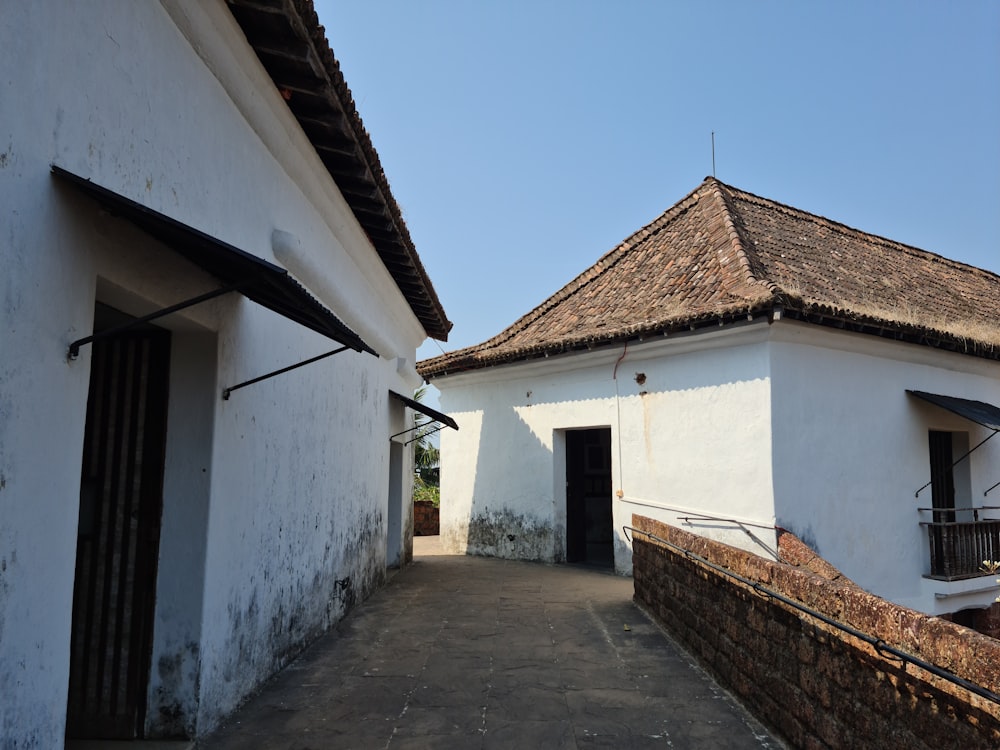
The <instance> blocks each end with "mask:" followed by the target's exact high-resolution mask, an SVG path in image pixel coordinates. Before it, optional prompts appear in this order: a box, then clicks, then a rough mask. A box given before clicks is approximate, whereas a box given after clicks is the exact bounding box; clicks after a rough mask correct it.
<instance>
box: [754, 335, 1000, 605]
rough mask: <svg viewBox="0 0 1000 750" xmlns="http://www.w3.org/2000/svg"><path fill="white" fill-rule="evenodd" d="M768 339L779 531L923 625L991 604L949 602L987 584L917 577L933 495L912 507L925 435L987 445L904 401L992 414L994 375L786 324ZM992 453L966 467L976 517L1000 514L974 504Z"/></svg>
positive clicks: (986, 367)
mask: <svg viewBox="0 0 1000 750" xmlns="http://www.w3.org/2000/svg"><path fill="white" fill-rule="evenodd" d="M773 328H774V341H773V343H772V344H771V357H772V373H773V396H772V402H773V407H774V410H773V414H774V417H773V420H774V426H773V433H774V459H773V465H774V487H775V512H776V515H777V520H778V524H779V525H781V526H784V527H786V528H788V529H789V530H791V531H793V532H795V533H796V534H797V535H799V536H800V537H802V538H803V540H805V541H806V542H808V543H809V544H810V545H812V546H814V547H815V548H816V549H817V551H818V552H819V553H820V554H821V555H822V556H823V557H825V558H826V559H827V560H829V561H830V562H831V563H832V564H834V565H835V566H837V567H838V568H840V569H841V570H842V571H843V572H844V574H845V575H847V576H848V577H850V578H852V579H853V580H854V581H856V582H857V583H858V584H860V585H861V586H863V587H864V588H866V589H869V590H870V591H872V592H873V593H875V594H878V595H879V596H882V597H885V598H887V599H890V600H892V601H895V602H897V603H899V604H903V605H905V606H909V607H913V608H915V609H918V610H921V611H924V612H928V613H931V614H940V613H944V612H952V611H956V610H958V609H962V608H964V607H968V606H979V607H982V606H986V605H987V604H989V603H990V602H991V601H992V599H993V598H994V597H995V596H996V592H995V591H992V592H990V591H986V592H982V591H980V592H979V593H978V594H967V595H957V594H959V592H962V591H967V590H969V589H973V588H983V587H984V585H986V584H990V583H992V579H990V578H987V579H975V581H976V582H975V583H970V582H958V583H944V582H940V581H931V580H928V579H925V578H924V577H923V575H924V574H925V573H927V572H929V570H930V559H929V552H928V542H927V535H926V531H925V530H924V529H923V528H921V527H920V526H919V522H920V521H921V520H931V519H930V514H928V513H919V512H918V511H917V508H927V507H930V506H931V497H930V488H927V489H925V490H924V491H923V492H922V493H921V494H920V497H914V493H915V492H916V491H917V489H918V488H919V487H921V486H922V485H924V484H925V483H926V482H927V481H929V479H930V462H929V457H928V447H927V432H928V430H930V429H941V430H950V431H968V432H969V435H970V447H972V446H973V445H975V444H976V443H978V442H979V441H980V440H982V439H983V438H985V437H986V436H987V435H988V434H989V433H988V431H987V430H985V429H984V428H981V427H979V426H978V425H976V424H974V423H972V422H970V421H968V420H965V419H963V418H961V417H959V416H957V415H954V414H951V413H950V412H947V411H945V410H943V409H940V408H938V407H935V406H933V405H931V404H927V403H924V402H922V401H920V400H919V399H916V398H914V397H912V396H908V395H907V394H906V389H912V390H923V391H929V392H931V393H941V394H945V395H951V396H958V397H961V398H968V399H975V400H981V401H985V402H988V403H993V404H1000V365H998V364H997V363H995V362H987V361H985V360H981V359H976V358H972V357H967V356H964V355H959V354H952V353H946V352H939V351H936V350H933V349H930V348H928V347H920V346H915V345H908V344H901V343H896V342H891V341H886V340H884V339H878V338H874V337H867V336H858V335H850V334H845V333H841V332H834V331H827V330H824V329H817V328H816V327H813V326H804V325H803V324H798V323H793V322H788V321H783V322H782V323H780V324H777V325H775V326H774V327H773ZM994 442H995V441H991V442H989V443H986V444H985V445H984V446H983V447H982V448H980V449H979V450H977V451H975V452H974V453H973V454H972V456H971V457H970V459H968V460H969V461H970V463H969V467H968V468H969V472H970V479H971V488H970V489H971V501H972V504H973V505H976V506H981V505H984V504H992V505H1000V503H998V502H993V501H992V500H991V499H990V498H984V497H983V492H984V491H985V490H986V488H987V487H989V486H990V485H991V484H993V483H994V482H996V481H998V480H1000V445H994V444H993V443H994ZM994 492H996V490H994ZM995 499H996V498H993V500H995ZM989 515H990V514H989V513H987V514H986V515H985V516H984V517H989ZM993 517H998V516H997V515H996V514H995V513H994V514H993ZM935 593H938V594H946V595H949V596H948V598H940V597H938V598H936V597H935Z"/></svg>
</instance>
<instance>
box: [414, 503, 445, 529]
mask: <svg viewBox="0 0 1000 750" xmlns="http://www.w3.org/2000/svg"><path fill="white" fill-rule="evenodd" d="M440 530H441V509H440V508H435V507H434V503H432V502H431V501H430V500H417V501H415V502H414V503H413V533H414V535H416V536H437V535H438V533H439V532H440Z"/></svg>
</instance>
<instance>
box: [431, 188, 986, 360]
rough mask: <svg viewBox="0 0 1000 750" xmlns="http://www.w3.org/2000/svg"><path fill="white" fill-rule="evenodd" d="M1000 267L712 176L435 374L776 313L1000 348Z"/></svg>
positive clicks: (968, 347) (977, 350) (971, 349)
mask: <svg viewBox="0 0 1000 750" xmlns="http://www.w3.org/2000/svg"><path fill="white" fill-rule="evenodd" d="M998 300H1000V276H997V275H996V274H993V273H990V272H988V271H984V270H982V269H979V268H975V267H973V266H968V265H964V264H962V263H957V262H955V261H951V260H948V259H946V258H943V257H941V256H939V255H935V254H933V253H929V252H926V251H924V250H919V249H917V248H914V247H909V246H907V245H903V244H900V243H898V242H893V241H891V240H887V239H884V238H882V237H877V236H875V235H872V234H868V233H866V232H861V231H858V230H856V229H852V228H850V227H847V226H845V225H843V224H838V223H837V222H834V221H830V220H829V219H825V218H823V217H821V216H816V215H814V214H810V213H806V212H805V211H800V210H798V209H795V208H791V207H789V206H785V205H783V204H781V203H777V202H775V201H772V200H768V199H766V198H761V197H758V196H756V195H752V194H750V193H747V192H744V191H742V190H738V189H737V188H734V187H731V186H729V185H726V184H724V183H722V182H719V181H718V180H716V179H714V178H707V179H706V180H705V181H704V182H703V183H702V184H701V185H700V186H699V187H698V188H697V189H696V190H695V191H694V192H692V193H690V194H689V195H687V196H686V197H685V198H683V199H682V200H681V201H680V202H679V203H677V204H676V205H674V206H673V207H671V208H670V209H668V210H667V211H666V212H665V213H664V214H663V215H661V216H660V217H659V218H657V219H656V220H654V221H653V222H652V223H650V224H648V225H647V226H645V227H643V228H642V229H640V230H639V231H638V232H636V233H635V234H633V235H632V236H631V237H629V238H628V239H626V240H625V241H624V242H622V243H621V244H620V245H618V247H616V248H614V249H613V250H611V251H610V252H609V253H607V254H606V255H604V256H603V257H602V258H601V259H600V260H598V261H597V263H596V264H594V265H593V266H591V267H590V268H588V269H587V270H586V271H584V272H583V273H582V274H580V275H579V276H577V277H576V278H575V279H573V281H571V282H570V283H569V284H567V285H566V286H565V287H563V288H562V289H560V290H559V291H558V292H556V293H555V294H554V295H552V296H551V297H549V298H548V299H547V300H545V302H543V303H542V304H541V305H539V306H538V307H536V308H535V309H534V310H532V311H531V312H529V313H528V314H527V315H525V316H523V317H522V318H521V319H520V320H518V321H517V322H515V323H514V324H513V325H512V326H510V327H509V328H507V329H506V330H505V331H503V332H502V333H500V334H498V335H497V336H494V337H493V338H491V339H489V340H488V341H485V342H483V343H482V344H479V345H477V346H472V347H468V348H465V349H460V350H458V351H455V352H451V353H448V354H444V355H441V356H439V357H434V358H433V359H427V360H424V361H422V362H420V363H418V365H417V370H418V371H419V372H420V374H421V375H423V376H424V377H425V378H433V377H435V376H440V375H445V374H448V373H455V372H460V371H463V370H470V369H477V368H481V367H489V366H492V365H498V364H503V363H508V362H514V361H518V360H524V359H530V358H533V357H538V356H547V355H550V354H557V353H561V352H566V351H571V350H575V349H583V348H592V347H595V346H601V345H605V344H610V343H614V342H621V341H625V340H629V339H634V338H638V337H642V336H647V335H660V334H664V333H667V334H669V333H671V332H675V331H680V330H691V329H696V328H698V327H700V326H703V325H713V326H718V325H719V324H720V323H721V324H727V323H732V322H736V321H739V320H746V319H747V316H748V315H749V316H757V315H770V314H772V313H773V311H775V310H776V309H780V310H781V311H782V314H783V315H784V316H785V317H792V318H798V319H801V320H805V321H808V322H811V323H818V324H823V325H833V326H836V327H839V328H844V329H847V330H854V331H858V332H862V333H870V334H877V335H883V336H888V337H891V338H894V339H899V340H905V341H912V342H915V343H921V344H926V345H931V346H938V347H943V348H946V349H949V350H954V351H961V352H965V353H967V354H972V355H976V356H982V357H987V358H990V359H1000V302H998Z"/></svg>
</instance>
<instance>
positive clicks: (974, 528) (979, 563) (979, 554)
mask: <svg viewBox="0 0 1000 750" xmlns="http://www.w3.org/2000/svg"><path fill="white" fill-rule="evenodd" d="M957 512H959V513H961V512H962V511H961V510H959V511H957ZM935 515H937V516H944V515H946V513H944V512H937V513H935ZM948 515H950V514H948ZM976 516H978V513H976ZM920 525H921V526H925V527H927V540H928V542H929V544H930V549H931V573H930V577H931V578H937V579H941V580H945V581H954V580H958V579H961V578H974V577H976V576H981V575H984V574H985V572H986V571H984V570H983V561H984V560H997V561H1000V519H989V520H985V521H980V520H973V521H934V522H924V523H921V524H920Z"/></svg>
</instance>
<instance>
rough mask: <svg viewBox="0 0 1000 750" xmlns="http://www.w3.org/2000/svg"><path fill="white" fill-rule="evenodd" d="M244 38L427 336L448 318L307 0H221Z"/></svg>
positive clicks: (443, 336) (441, 333)
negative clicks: (223, 0)
mask: <svg viewBox="0 0 1000 750" xmlns="http://www.w3.org/2000/svg"><path fill="white" fill-rule="evenodd" d="M227 3H228V5H229V8H230V10H231V12H232V14H233V16H234V18H235V19H236V22H237V23H238V24H239V26H240V28H241V29H243V33H244V34H245V35H246V38H247V41H248V42H249V43H250V46H251V47H252V48H253V50H254V52H255V53H256V54H257V57H258V59H259V60H260V61H261V64H262V65H263V66H264V68H265V69H266V70H267V73H268V75H269V76H270V77H271V80H272V81H273V82H274V85H275V86H276V87H277V89H278V91H279V92H281V95H282V97H283V98H284V99H285V101H286V102H287V103H288V107H289V109H290V110H291V112H292V114H293V115H294V116H295V118H296V119H297V120H298V122H299V125H300V126H301V127H302V130H303V132H304V133H305V134H306V137H307V138H308V139H309V141H310V142H311V143H312V144H313V147H314V148H315V149H316V153H317V155H318V156H319V158H320V160H321V161H322V162H323V165H324V167H325V168H326V169H327V171H328V172H329V173H330V176H331V177H332V178H333V181H334V182H335V183H336V184H337V187H338V188H339V189H340V191H341V193H342V195H343V196H344V199H345V200H346V201H347V204H348V206H349V207H350V209H351V211H352V212H353V213H354V216H355V218H356V219H357V221H358V223H359V224H360V225H361V227H362V229H363V230H364V231H365V233H366V234H367V235H368V238H369V240H370V241H371V243H372V245H373V246H374V248H375V250H376V252H377V253H378V255H379V257H380V258H381V260H382V262H383V264H384V265H385V267H386V269H387V270H388V271H389V274H390V275H391V276H392V278H393V280H394V281H395V282H396V285H397V286H398V287H399V290H400V292H401V293H402V294H403V296H404V298H405V299H406V301H407V303H408V304H409V306H410V309H411V310H412V311H413V313H414V315H415V316H416V318H417V320H419V321H420V324H421V326H422V327H423V329H424V331H425V332H426V333H427V335H428V336H430V337H431V338H435V339H437V340H439V341H447V340H448V332H449V331H450V330H451V327H452V323H451V321H449V320H448V317H447V315H446V314H445V312H444V307H443V306H442V304H441V301H440V299H439V298H438V296H437V292H436V291H435V290H434V286H433V284H432V283H431V280H430V277H429V276H428V275H427V272H426V270H425V269H424V266H423V264H422V263H421V261H420V257H419V255H418V254H417V251H416V248H415V247H414V245H413V241H412V239H411V238H410V233H409V230H408V229H407V228H406V224H405V222H404V221H403V217H402V214H401V212H400V210H399V206H398V204H397V203H396V199H395V198H394V197H393V195H392V191H391V190H390V188H389V181H388V179H387V178H386V176H385V173H384V171H383V170H382V165H381V163H380V161H379V158H378V154H377V153H376V151H375V148H374V146H373V145H372V143H371V138H370V137H369V135H368V132H367V131H366V130H365V128H364V124H363V123H362V121H361V116H360V115H359V114H358V111H357V108H356V107H355V105H354V100H353V97H352V96H351V91H350V89H349V88H348V86H347V83H346V82H345V81H344V76H343V74H342V73H341V72H340V66H339V64H338V63H337V60H336V58H335V57H334V55H333V52H332V50H331V49H330V45H329V42H328V40H327V38H326V34H325V31H324V29H323V27H322V26H321V25H320V23H319V18H318V16H317V15H316V11H315V9H314V8H313V4H312V0H227Z"/></svg>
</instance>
